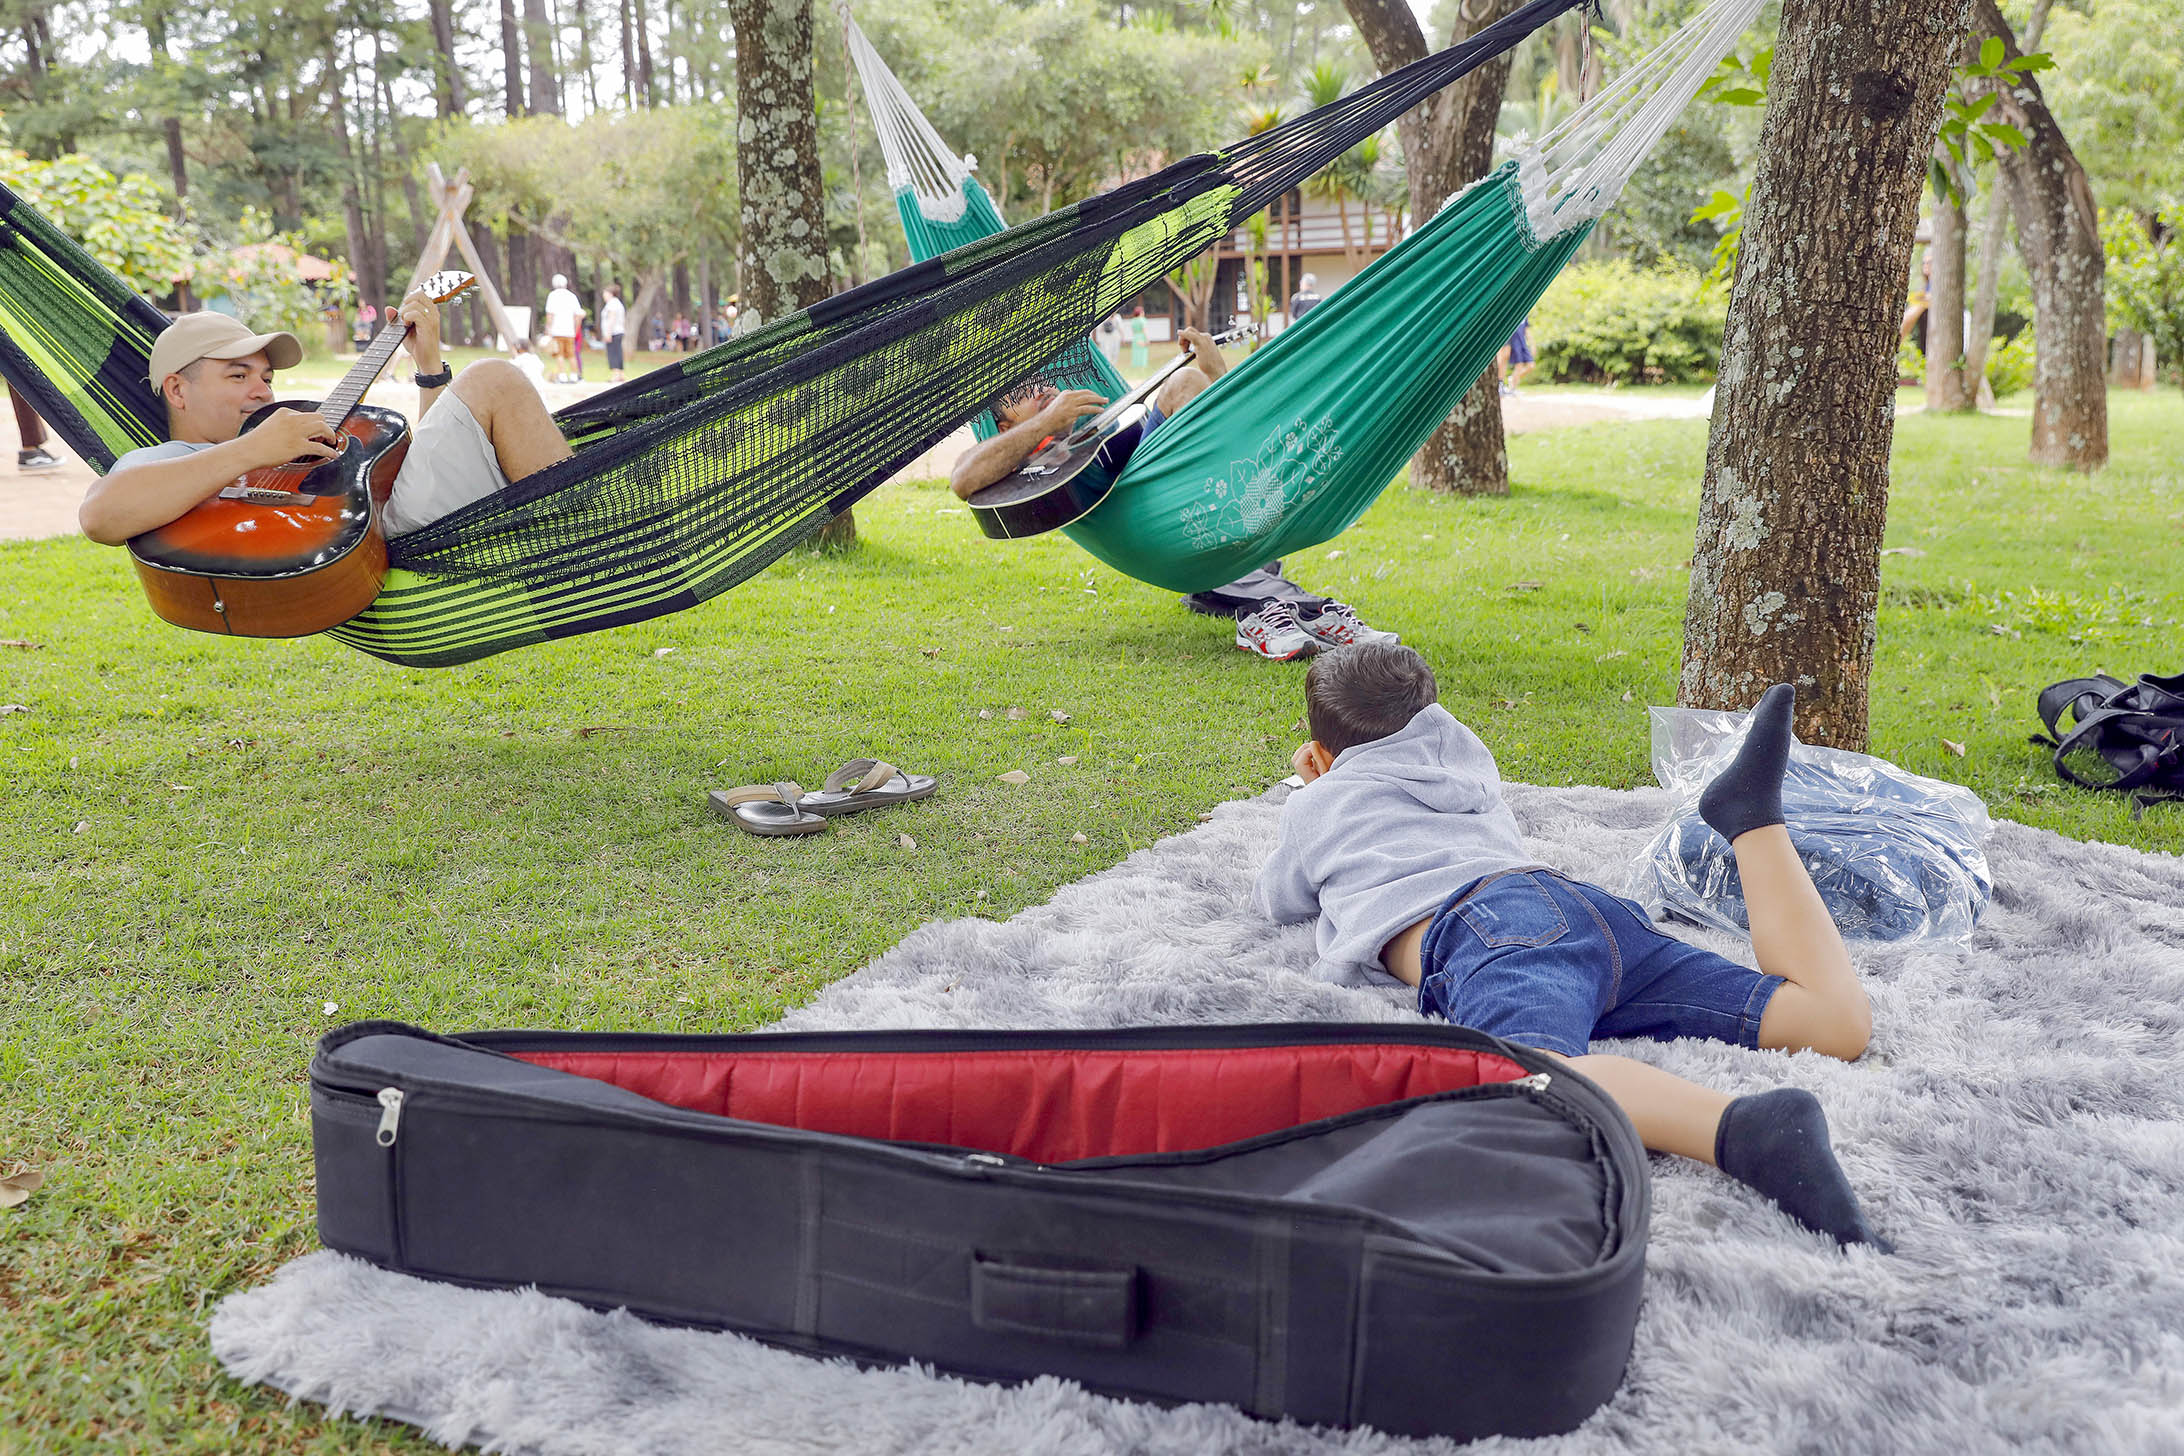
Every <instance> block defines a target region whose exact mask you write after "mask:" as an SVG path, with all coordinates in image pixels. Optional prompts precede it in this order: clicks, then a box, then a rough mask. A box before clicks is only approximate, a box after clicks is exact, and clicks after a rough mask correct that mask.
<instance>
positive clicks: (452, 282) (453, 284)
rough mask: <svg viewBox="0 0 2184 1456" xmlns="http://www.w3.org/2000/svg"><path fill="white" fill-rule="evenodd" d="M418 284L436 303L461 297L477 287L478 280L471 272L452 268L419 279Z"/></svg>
mask: <svg viewBox="0 0 2184 1456" xmlns="http://www.w3.org/2000/svg"><path fill="white" fill-rule="evenodd" d="M417 286H418V287H419V288H422V289H423V290H424V291H425V295H426V297H428V298H430V299H431V300H432V301H433V302H434V303H446V302H447V301H448V300H449V299H451V298H460V297H462V296H463V295H464V294H466V293H468V292H469V291H470V290H471V289H473V288H476V287H477V286H478V280H477V278H476V277H474V276H473V275H471V274H469V273H458V272H456V271H455V270H454V269H452V268H451V269H449V270H447V271H446V272H444V273H435V274H433V275H432V276H431V277H430V278H420V279H418V280H417Z"/></svg>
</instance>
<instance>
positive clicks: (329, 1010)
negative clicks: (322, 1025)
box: [324, 1001, 341, 1016]
mask: <svg viewBox="0 0 2184 1456" xmlns="http://www.w3.org/2000/svg"><path fill="white" fill-rule="evenodd" d="M340 1009H341V1003H340V1002H339V1001H329V1002H327V1003H326V1009H325V1013H324V1014H325V1015H327V1016H331V1015H333V1014H334V1013H335V1012H336V1011H339V1010H340Z"/></svg>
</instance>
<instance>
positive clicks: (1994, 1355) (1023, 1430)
mask: <svg viewBox="0 0 2184 1456" xmlns="http://www.w3.org/2000/svg"><path fill="white" fill-rule="evenodd" d="M1280 793H1281V791H1280V790H1277V791H1276V795H1277V796H1278V795H1279V794H1280ZM1510 800H1511V803H1512V804H1513V806H1514V807H1515V809H1516V812H1517V815H1518V817H1519V819H1520V820H1521V821H1522V823H1523V825H1524V829H1525V832H1526V834H1527V836H1528V837H1529V839H1530V840H1531V841H1532V843H1533V846H1534V847H1535V848H1536V849H1537V851H1538V853H1539V856H1540V858H1541V859H1542V860H1544V861H1545V862H1547V863H1550V864H1553V865H1556V866H1557V867H1559V868H1562V869H1564V870H1566V871H1568V872H1570V873H1573V874H1577V875H1581V876H1584V877H1586V878H1590V879H1595V880H1599V881H1601V882H1604V883H1607V884H1610V885H1620V884H1621V883H1622V881H1623V877H1624V874H1625V872H1626V870H1627V867H1628V864H1629V861H1630V859H1631V858H1632V857H1633V856H1634V855H1635V854H1636V853H1637V852H1638V850H1639V848H1640V847H1641V846H1642V845H1643V843H1644V842H1645V840H1646V838H1647V837H1648V835H1650V834H1651V833H1652V832H1653V831H1654V830H1655V829H1656V828H1658V827H1659V825H1660V824H1661V822H1662V821H1663V820H1664V818H1665V817H1666V814H1667V811H1668V802H1669V801H1668V796H1667V794H1666V793H1665V792H1664V791H1662V790H1657V789H1641V790H1633V791H1629V792H1614V791H1610V790H1605V789H1593V788H1574V789H1540V788H1525V787H1518V786H1513V787H1512V788H1511V791H1510ZM1275 815H1276V804H1275V802H1273V800H1272V799H1268V800H1255V801H1249V802H1243V803H1236V804H1228V805H1224V806H1222V808H1221V809H1220V810H1218V811H1217V812H1216V813H1215V814H1214V816H1213V818H1212V821H1211V822H1210V823H1208V824H1206V825H1204V826H1203V827H1201V828H1199V829H1197V830H1195V831H1193V832H1191V833H1189V834H1184V835H1180V836H1178V837H1176V838H1173V839H1169V840H1165V841H1163V842H1161V843H1158V844H1155V845H1153V846H1151V847H1150V848H1148V849H1145V850H1142V851H1140V852H1139V853H1137V854H1134V855H1132V856H1131V857H1130V858H1129V859H1127V860H1125V861H1124V862H1123V863H1122V864H1120V865H1117V866H1116V867H1115V868H1113V869H1111V870H1108V871H1106V872H1105V873H1102V874H1098V875H1094V876H1092V877H1091V878H1090V879H1087V880H1084V881H1082V882H1080V883H1077V884H1074V885H1071V886H1068V887H1067V888H1065V889H1064V890H1063V891H1062V892H1061V893H1060V894H1058V895H1057V896H1055V898H1054V900H1053V902H1052V903H1050V904H1048V905H1044V906H1040V907H1038V908H1036V909H1032V910H1027V911H1025V912H1024V913H1023V914H1020V915H1018V916H1017V917H1016V918H1015V919H1013V920H1011V921H1009V922H1007V923H1005V924H995V923H992V922H988V921H983V920H958V921H953V922H949V923H946V924H937V925H930V926H926V927H924V928H922V929H920V930H917V931H915V932H913V933H912V934H911V935H910V936H909V937H908V938H907V939H905V940H904V941H903V942H902V944H901V945H899V946H897V947H896V948H895V949H894V950H892V951H890V952H889V953H888V954H886V955H885V956H882V957H881V958H880V959H879V960H878V961H876V962H874V963H873V964H872V965H871V966H869V967H867V968H866V969H864V970H862V971H859V972H857V973H856V974H855V975H852V976H850V977H848V978H847V979H846V980H844V981H842V982H840V983H838V984H836V985H834V986H832V987H830V988H829V989H828V990H827V991H826V992H825V993H824V994H823V995H821V996H820V997H819V998H818V999H817V1000H816V1001H815V1002H814V1003H813V1004H812V1005H811V1006H810V1007H808V1008H806V1009H804V1010H802V1011H800V1012H798V1013H797V1014H795V1015H793V1016H791V1017H790V1018H788V1020H787V1021H786V1022H784V1023H783V1025H784V1027H786V1028H790V1029H812V1030H816V1029H823V1028H839V1027H891V1026H936V1027H941V1026H1119V1025H1131V1024H1144V1023H1154V1022H1162V1023H1165V1022H1193V1021H1196V1022H1217V1021H1277V1020H1402V1019H1405V1018H1407V1017H1409V1016H1410V1015H1411V1014H1412V1012H1411V1010H1410V1008H1409V1005H1408V1002H1407V1000H1406V998H1405V997H1404V996H1403V995H1402V994H1400V993H1399V991H1398V990H1397V989H1394V988H1392V987H1391V989H1390V990H1388V991H1386V992H1385V993H1381V992H1374V991H1358V990H1346V989H1343V988H1339V987H1334V986H1328V985H1323V984H1321V983H1319V982H1317V981H1313V980H1310V979H1308V978H1307V977H1306V975H1305V974H1304V970H1305V968H1306V967H1307V966H1308V965H1309V964H1310V963H1311V960H1312V944H1311V931H1310V928H1309V927H1298V928H1293V929H1287V930H1278V931H1270V930H1269V929H1268V928H1267V927H1266V926H1264V925H1263V924H1260V923H1257V922H1255V921H1254V920H1253V918H1252V916H1251V914H1250V911H1249V909H1248V905H1247V895H1248V892H1249V889H1250V886H1251V880H1252V876H1253V873H1254V871H1255V869H1256V867H1257V865H1258V863H1259V861H1260V859H1261V858H1262V857H1263V855H1264V853H1265V851H1266V848H1267V846H1268V844H1269V843H1270V841H1271V838H1272V836H1273V833H1274V826H1275ZM1991 860H1992V866H1993V871H1994V880H1995V897H1994V902H1993V904H1992V905H1991V906H1990V908H1989V910H1988V913H1987V916H1986V919H1985V921H1984V922H1983V923H1982V925H1981V926H1980V928H1979V930H1978V932H1977V935H1976V937H1975V939H1974V940H1973V941H1972V943H1971V944H1970V946H1969V947H1964V948H1959V947H1948V948H1938V949H1937V948H1930V947H1929V948H1923V949H1921V948H1904V947H1854V953H1855V954H1856V957H1857V959H1858V961H1859V964H1860V966H1861V969H1862V971H1863V973H1864V975H1865V977H1866V979H1867V983H1868V985H1869V986H1870V988H1871V990H1872V996H1873V1002H1874V1021H1875V1027H1876V1031H1875V1035H1874V1040H1873V1045H1872V1049H1871V1050H1870V1051H1869V1052H1868V1053H1867V1055H1866V1057H1865V1058H1864V1060H1862V1061H1860V1062H1859V1063H1857V1064H1856V1065H1845V1064H1842V1063H1838V1062H1832V1061H1829V1060H1827V1059H1825V1058H1822V1057H1819V1056H1817V1055H1813V1054H1809V1053H1807V1054H1800V1055H1797V1056H1785V1055H1782V1054H1780V1053H1772V1052H1751V1051H1744V1050H1741V1049H1738V1048H1735V1047H1729V1046H1722V1045H1718V1044H1714V1043H1709V1042H1696V1041H1685V1042H1675V1043H1669V1044H1653V1043H1629V1044H1623V1045H1621V1046H1619V1047H1618V1048H1617V1049H1618V1050H1622V1051H1627V1052H1630V1053H1632V1054H1633V1055H1636V1056H1640V1057H1644V1058H1646V1059H1647V1060H1649V1061H1653V1062H1656V1063H1658V1064H1659V1065H1661V1066H1664V1067H1667V1068H1669V1069H1670V1070H1672V1071H1675V1072H1678V1073H1681V1074H1682V1075H1684V1076H1686V1077H1690V1078H1692V1079H1694V1080H1697V1081H1700V1082H1704V1083H1707V1084H1709V1085H1711V1086H1715V1087H1720V1088H1724V1089H1727V1090H1730V1091H1734V1092H1756V1091H1761V1090H1764V1089H1766V1088H1770V1087H1775V1086H1780V1085H1784V1084H1793V1083H1794V1084H1797V1085H1800V1086H1805V1087H1809V1088H1811V1089H1812V1090H1813V1091H1814V1092H1816V1093H1817V1094H1818V1095H1819V1096H1820V1098H1821V1099H1822V1101H1823V1102H1824V1104H1825V1105H1826V1107H1827V1111H1828V1115H1829V1117H1830V1118H1831V1119H1832V1122H1833V1126H1834V1130H1835V1138H1836V1145H1837V1147H1838V1149H1839V1151H1840V1153H1841V1156H1842V1160H1843V1163H1844V1165H1845V1167H1846V1168H1847V1169H1848V1171H1849V1174H1850V1177H1851V1180H1852V1182H1853V1183H1854V1184H1855V1185H1856V1187H1857V1188H1858V1189H1859V1191H1860V1192H1861V1194H1862V1195H1863V1196H1864V1198H1865V1201H1866V1206H1867V1208H1868V1210H1869V1211H1870V1213H1871V1215H1872V1218H1873V1221H1874V1223H1875V1224H1876V1225H1877V1226H1878V1227H1879V1228H1880V1229H1882V1230H1883V1231H1884V1232H1885V1233H1887V1234H1888V1235H1889V1236H1890V1237H1892V1238H1893V1239H1895V1240H1896V1242H1897V1244H1898V1246H1899V1250H1900V1252H1898V1253H1897V1254H1896V1255H1895V1256H1894V1257H1885V1256H1881V1255H1877V1254H1874V1253H1872V1252H1870V1251H1866V1250H1859V1251H1855V1252H1852V1253H1850V1254H1848V1255H1845V1254H1843V1253H1839V1252H1838V1251H1837V1250H1836V1249H1835V1248H1834V1246H1833V1245H1832V1244H1830V1243H1828V1242H1827V1241H1825V1240H1823V1239H1821V1238H1819V1237H1818V1236H1815V1235H1812V1234H1809V1233H1806V1232H1804V1231H1803V1230H1801V1229H1799V1228H1798V1227H1797V1226H1796V1225H1794V1224H1792V1223H1791V1222H1790V1220H1789V1219H1788V1218H1786V1217H1784V1216H1783V1215H1782V1214H1780V1213H1779V1212H1777V1211H1775V1209H1774V1208H1773V1207H1772V1206H1771V1205H1769V1204H1767V1203H1765V1202H1764V1201H1762V1200H1761V1199H1760V1198H1759V1197H1758V1196H1756V1195H1754V1194H1752V1193H1750V1192H1748V1191H1746V1190H1745V1189H1744V1188H1742V1187H1740V1186H1738V1185H1736V1184H1734V1183H1732V1182H1730V1181H1729V1180H1728V1179H1726V1178H1724V1177H1722V1176H1721V1175H1720V1174H1718V1173H1716V1172H1714V1171H1713V1170H1711V1169H1708V1168H1703V1167H1700V1166H1698V1165H1696V1164H1692V1163H1686V1162H1680V1161H1673V1160H1667V1159H1656V1160H1655V1161H1654V1205H1653V1232H1652V1244H1651V1249H1650V1253H1649V1256H1648V1265H1649V1269H1648V1277H1647V1283H1646V1300H1645V1307H1644V1311H1643V1314H1642V1315H1641V1317H1640V1320H1639V1325H1638V1335H1637V1348H1636V1352H1635V1353H1634V1355H1633V1356H1632V1359H1631V1364H1630V1371H1629V1375H1628V1377H1627V1378H1626V1380H1625V1381H1624V1384H1623V1388H1622V1390H1621V1391H1620V1392H1619V1393H1618V1394H1617V1395H1616V1397H1615V1398H1614V1399H1613V1400H1612V1401H1610V1402H1609V1404H1608V1405H1607V1406H1606V1407H1604V1408H1603V1409H1602V1410H1601V1411H1600V1412H1598V1413H1597V1414H1596V1415H1595V1416H1594V1417H1593V1418H1592V1419H1591V1420H1590V1421H1589V1422H1587V1423H1586V1424H1585V1425H1584V1426H1583V1427H1582V1428H1581V1429H1579V1430H1578V1431H1576V1432H1574V1433H1573V1434H1571V1435H1569V1436H1566V1437H1561V1438H1557V1439H1552V1440H1546V1441H1540V1442H1514V1441H1489V1442H1484V1443H1481V1444H1480V1445H1479V1446H1478V1447H1476V1448H1475V1449H1477V1450H1480V1451H1500V1450H1511V1451H1513V1450H1516V1449H1518V1448H1519V1447H1520V1446H1521V1447H1523V1448H1524V1449H1527V1450H1532V1449H1537V1450H1538V1451H1540V1452H1545V1453H1553V1456H1578V1453H1609V1452H1613V1453H1630V1452H1658V1453H1662V1456H1683V1453H1692V1452H1714V1451H1750V1450H1767V1451H1799V1452H1808V1451H1809V1452H1830V1451H1842V1452H1859V1453H1864V1452H1885V1451H1901V1452H1924V1451H1945V1450H1947V1451H1981V1452H1984V1451H1994V1450H2001V1449H2005V1448H2009V1449H2025V1450H2035V1451H2085V1452H2101V1453H2114V1452H2178V1451H2184V859H2179V858H2178V857H2177V856H2174V855H2161V854H2144V853H2140V852H2137V851H2134V850H2128V849H2122V848H2117V847H2114V846H2109V845H2099V844H2076V843H2072V842H2070V841H2068V840H2065V839H2063V838H2061V837H2060V836H2058V835H2055V834H2052V833H2048V832H2045V831H2042V830H2036V829H2028V828H2026V827H2024V826H2022V825H2017V824H2010V823H2002V824H1998V825H1997V826H1996V831H1995V836H1994V839H1993V841H1992V844H1991ZM1693 938H1694V939H1700V940H1708V939H1709V938H1708V937H1707V936H1705V935H1700V934H1697V933H1694V935H1693ZM1709 943H1712V944H1714V945H1716V946H1717V948H1719V949H1722V950H1724V951H1725V952H1727V953H1729V954H1731V955H1737V954H1740V953H1745V948H1744V947H1743V946H1741V945H1740V944H1739V943H1737V942H1734V941H1731V940H1729V939H1728V938H1727V937H1721V938H1718V939H1712V940H1710V941H1709ZM211 1337H212V1344H213V1348H214V1350H215V1351H216V1353H217V1354H218V1356H219V1358H220V1359H221V1360H222V1361H223V1362H224V1363H225V1364H226V1366H227V1368H228V1369H229V1370H230V1371H231V1372H233V1373H234V1374H235V1376H236V1377H237V1378H239V1379H241V1380H245V1381H255V1382H263V1383H265V1384H268V1385H272V1386H275V1387H278V1388H279V1389H282V1390H285V1391H288V1392H291V1393H292V1394H294V1395H296V1396H300V1397H303V1398H307V1399H310V1400H315V1401H322V1402H324V1403H326V1404H327V1405H328V1406H330V1407H332V1408H333V1409H334V1410H336V1411H344V1412H349V1413H353V1414H374V1413H376V1414H384V1415H389V1416H394V1417H397V1418H399V1419H402V1420H405V1421H409V1422H413V1423H414V1424H416V1425H418V1426H421V1427H423V1428H424V1429H425V1430H426V1431H427V1432H429V1433H430V1434H431V1435H432V1436H434V1437H436V1438H438V1439H440V1440H442V1441H445V1442H447V1443H448V1444H449V1445H458V1444H461V1443H464V1442H472V1443H476V1444H478V1445H481V1446H484V1447H487V1448H488V1449H492V1450H505V1451H524V1452H537V1453H551V1456H561V1453H584V1456H596V1453H629V1456H681V1453H698V1452H708V1453H711V1452H721V1451H736V1452H762V1453H775V1452H780V1453H787V1452H799V1453H802V1452H812V1453H818V1452H838V1453H857V1456H866V1453H880V1452H912V1451H915V1452H948V1453H964V1456H972V1453H976V1456H1019V1453H1027V1452H1029V1453H1040V1456H1045V1453H1055V1456H1079V1453H1082V1456H1105V1453H1118V1456H1119V1453H1138V1452H1144V1453H1176V1456H1183V1453H1190V1456H1202V1453H1211V1452H1233V1453H1252V1456H1273V1453H1297V1456H1303V1453H1332V1452H1344V1453H1351V1456H1366V1453H1395V1452H1427V1451H1446V1450H1450V1449H1452V1447H1451V1445H1450V1443H1447V1442H1435V1441H1428V1442H1412V1441H1405V1440H1397V1439H1393V1438H1390V1437H1386V1436H1383V1435H1380V1434H1378V1433H1376V1432H1372V1431H1352V1432H1339V1431H1315V1430H1305V1429H1301V1428H1298V1427H1295V1426H1288V1425H1283V1426H1274V1425H1266V1424H1262V1423H1259V1422H1255V1421H1253V1420H1250V1419H1248V1418H1246V1417H1244V1416H1242V1415H1240V1414H1238V1413H1237V1412H1236V1411H1234V1410H1233V1409H1230V1408H1227V1407H1217V1406H1193V1407H1185V1408H1182V1409H1177V1410H1161V1409H1157V1408H1155V1407H1152V1406H1148V1405H1140V1404H1134V1403H1131V1402H1127V1401H1120V1400H1112V1399H1106V1398H1103V1397H1099V1396H1094V1395H1089V1394H1087V1393H1085V1392H1084V1391H1083V1390H1081V1389H1079V1388H1078V1387H1076V1386H1074V1385H1070V1384H1067V1383H1064V1382H1060V1381H1053V1380H1041V1381H1037V1382H1034V1383H1032V1384H1030V1385H1023V1386H1013V1387H997V1386H982V1385H976V1384H970V1383H966V1382H962V1381H957V1380H952V1379H946V1378H938V1377H935V1376H934V1375H932V1374H930V1373H927V1372H923V1371H917V1370H862V1371H860V1370H857V1369H854V1368H852V1367H850V1366H849V1365H847V1364H843V1363H839V1362H822V1361H818V1360H811V1359H806V1358H804V1357H801V1356H797V1355H792V1354H788V1353H785V1352H782V1351H778V1350H773V1349H769V1348H768V1347H766V1346H764V1345H761V1344H758V1343H756V1342H754V1341H751V1340H747V1339H743V1338H740V1337H738V1336H734V1335H725V1334H715V1333H704V1332H694V1331H689V1330H672V1329H663V1328H658V1327H654V1326H651V1325H647V1324H645V1323H643V1322H642V1321H639V1320H636V1319H633V1318H631V1317H629V1316H627V1315H621V1314H614V1315H608V1314H598V1313H595V1312H592V1311H589V1310H585V1309H583V1308H580V1307H578V1306H576V1305H574V1304H570V1303H567V1302H564V1301H561V1300H555V1299H549V1298H545V1297H543V1296H541V1295H539V1294H537V1293H535V1292H527V1293H492V1292H478V1291H471V1290H463V1289H457V1288H453V1287H447V1286H440V1285H434V1284H429V1283H425V1282H422V1281H419V1280H415V1279H410V1278H406V1277H404V1276H400V1275H395V1274H390V1273H386V1272H384V1271H380V1270H377V1269H373V1268H371V1267H369V1266H367V1265H365V1264H362V1263H360V1262H357V1261H355V1260H352V1259H348V1258H345V1257H342V1256H338V1255H334V1254H330V1253H318V1254H312V1255H308V1256H306V1257H304V1258H301V1259H298V1260H296V1261H295V1262H293V1263H292V1264H290V1265H288V1266H287V1267H286V1268H285V1269H283V1270H282V1271H281V1272H280V1273H279V1274H278V1275H277V1276H276V1277H275V1278H274V1280H273V1281H272V1282H271V1283H270V1284H268V1285H266V1286H265V1287H263V1288H260V1289H257V1290H253V1291H250V1292H247V1293H242V1294H237V1295H234V1296H231V1297H230V1298H228V1299H227V1300H225V1301H224V1302H223V1303H222V1304H221V1305H220V1307H219V1310H218V1312H217V1313H216V1314H215V1315H214V1317H213V1320H212V1326H211ZM1448 1362H1449V1371H1450V1378H1451V1379H1461V1378H1463V1376H1462V1370H1463V1351H1461V1350H1450V1351H1449V1352H1448Z"/></svg>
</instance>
